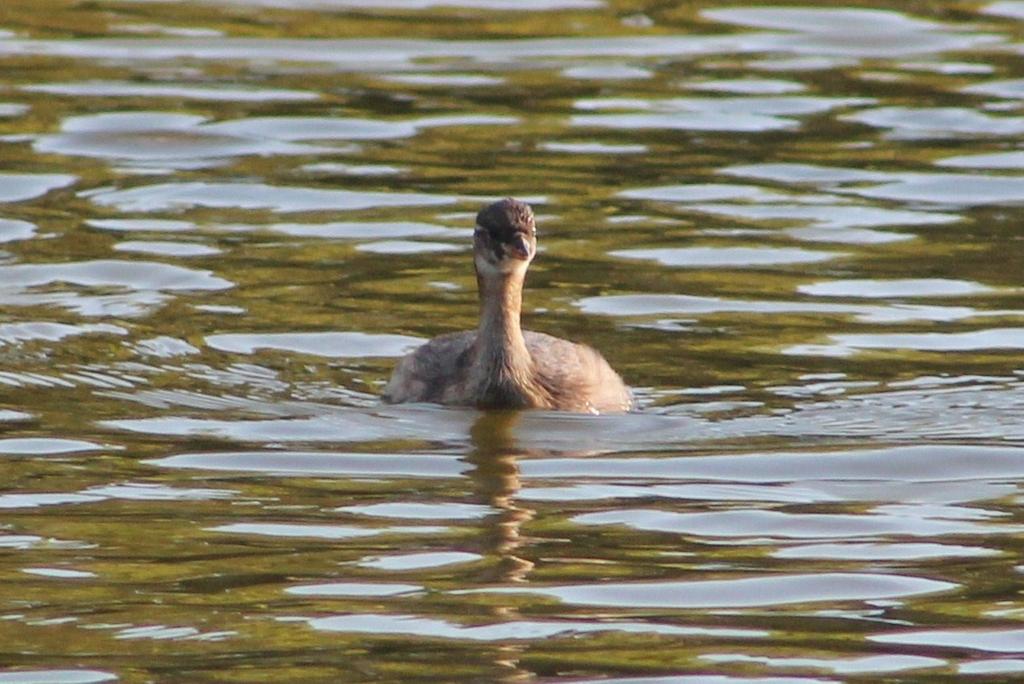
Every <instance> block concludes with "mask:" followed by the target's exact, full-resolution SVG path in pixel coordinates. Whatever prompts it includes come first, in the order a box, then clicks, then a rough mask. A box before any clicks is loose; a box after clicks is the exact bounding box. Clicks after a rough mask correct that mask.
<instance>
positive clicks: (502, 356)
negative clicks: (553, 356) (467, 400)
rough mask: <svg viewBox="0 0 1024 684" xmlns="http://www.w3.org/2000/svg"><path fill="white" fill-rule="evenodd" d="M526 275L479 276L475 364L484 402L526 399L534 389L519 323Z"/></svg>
mask: <svg viewBox="0 0 1024 684" xmlns="http://www.w3.org/2000/svg"><path fill="white" fill-rule="evenodd" d="M523 279H524V276H523V274H521V273H511V274H500V275H497V274H489V275H488V276H480V275H478V276H477V286H478V287H479V290H480V327H479V329H478V330H477V340H476V350H475V351H476V359H475V361H476V363H475V364H474V365H475V366H476V370H477V378H478V381H479V386H480V390H481V392H482V393H483V394H484V395H485V397H486V398H485V403H487V402H490V403H494V404H512V405H514V404H516V403H520V402H521V403H526V402H527V400H526V398H525V395H526V394H529V393H531V392H532V391H533V387H532V385H533V380H532V360H531V359H530V352H529V350H528V349H527V347H526V339H525V338H524V337H523V330H522V328H521V327H520V323H519V316H520V313H521V312H522V308H523ZM520 395H522V398H521V399H517V397H520Z"/></svg>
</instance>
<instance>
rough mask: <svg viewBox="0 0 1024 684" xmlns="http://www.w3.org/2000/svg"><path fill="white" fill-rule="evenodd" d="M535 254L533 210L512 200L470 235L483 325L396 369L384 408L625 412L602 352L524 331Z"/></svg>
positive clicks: (625, 396)
mask: <svg viewBox="0 0 1024 684" xmlns="http://www.w3.org/2000/svg"><path fill="white" fill-rule="evenodd" d="M536 253H537V229H536V225H535V223H534V219H533V210H532V209H530V206H529V205H528V204H526V203H525V202H521V201H519V200H516V199H512V198H508V199H503V200H501V201H499V202H495V203H494V204H491V205H490V206H487V207H484V208H483V209H482V210H481V211H480V213H479V214H477V217H476V230H475V231H474V232H473V264H474V266H475V268H476V282H477V289H478V290H479V294H480V325H479V327H478V328H477V329H476V330H469V331H466V332H459V333H450V334H447V335H441V336H439V337H435V338H434V339H432V340H430V341H429V342H427V343H426V344H424V345H423V346H421V347H419V348H417V349H415V350H414V351H412V352H410V353H409V354H408V355H406V356H405V358H403V359H402V360H401V361H399V363H398V366H397V367H396V368H395V372H394V373H393V374H392V376H391V380H390V381H389V382H388V384H387V387H385V389H384V400H385V401H387V402H389V403H392V404H399V403H404V402H431V403H437V404H448V405H451V406H475V407H477V408H494V409H520V408H522V409H525V408H537V409H553V410H557V411H576V412H580V413H606V412H617V411H628V410H630V409H631V408H632V407H633V398H632V395H631V394H630V391H629V389H628V388H627V387H626V385H625V384H623V382H622V378H620V377H619V376H618V374H617V373H616V372H615V371H614V370H612V367H611V366H609V365H608V362H607V361H605V360H604V357H603V356H601V354H599V353H598V352H596V351H594V350H593V349H591V348H590V347H588V346H586V345H582V344H575V343H573V342H569V341H567V340H562V339H559V338H557V337H552V336H551V335H545V334H544V333H538V332H531V331H529V330H527V331H524V330H523V329H522V328H520V326H519V314H520V311H521V310H522V304H523V280H524V279H525V278H526V269H527V267H529V265H530V262H531V261H532V260H533V257H534V255H536Z"/></svg>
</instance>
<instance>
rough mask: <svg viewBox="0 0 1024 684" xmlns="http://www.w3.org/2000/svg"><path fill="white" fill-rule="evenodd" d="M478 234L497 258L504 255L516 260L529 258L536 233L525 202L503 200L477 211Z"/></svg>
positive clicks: (530, 213) (507, 198)
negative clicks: (486, 241)
mask: <svg viewBox="0 0 1024 684" xmlns="http://www.w3.org/2000/svg"><path fill="white" fill-rule="evenodd" d="M476 225H477V232H478V234H479V233H480V232H481V231H482V232H483V233H485V234H486V238H487V239H488V242H489V243H490V244H491V245H492V248H493V249H494V251H495V254H496V256H497V257H499V258H502V257H504V255H505V252H506V251H508V252H511V255H512V256H514V257H516V258H518V259H529V258H530V257H532V256H533V248H532V246H531V245H532V243H533V238H534V235H535V234H536V232H537V227H536V224H535V223H534V219H533V209H531V208H530V205H529V204H527V203H526V202H521V201H520V200H517V199H513V198H511V197H506V198H505V199H503V200H499V201H497V202H495V203H494V204H490V205H488V206H486V207H484V208H483V209H481V210H480V213H478V214H477V215H476Z"/></svg>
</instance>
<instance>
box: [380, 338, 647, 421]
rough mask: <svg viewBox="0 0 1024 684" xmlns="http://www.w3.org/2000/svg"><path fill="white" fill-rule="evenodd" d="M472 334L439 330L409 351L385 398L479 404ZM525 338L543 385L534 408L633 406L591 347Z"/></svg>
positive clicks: (611, 408) (594, 409)
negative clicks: (475, 380) (443, 332)
mask: <svg viewBox="0 0 1024 684" xmlns="http://www.w3.org/2000/svg"><path fill="white" fill-rule="evenodd" d="M476 336H477V332H476V331H475V330H470V331H466V332H460V333H451V334H448V335H441V336H439V337H435V338H434V339H432V340H430V341H429V342H427V343H426V344H424V345H423V346H421V347H419V348H417V349H416V350H414V351H413V352H411V353H410V354H408V355H407V356H406V357H405V358H403V359H402V360H401V362H399V364H398V366H397V367H396V368H395V372H394V374H393V375H392V376H391V381H390V382H389V383H388V385H387V387H386V388H385V390H384V398H385V400H386V401H389V402H392V403H403V402H433V403H441V404H451V405H458V406H478V405H480V403H481V397H478V396H476V395H475V391H476V390H475V388H474V384H473V383H472V382H471V379H472V374H473V361H474V356H473V345H474V342H475V341H476ZM523 339H524V340H525V342H526V348H527V350H528V351H529V353H530V360H531V374H532V377H531V380H532V381H533V382H534V383H536V385H537V386H539V387H540V388H542V389H543V390H544V392H543V397H538V399H537V402H536V405H535V406H533V408H546V409H554V410H560V411H577V412H584V413H595V412H597V413H605V412H620V411H628V410H630V409H631V408H632V407H633V398H632V395H631V393H630V391H629V388H627V387H626V385H625V383H623V382H622V378H620V377H619V375H618V373H616V372H615V371H614V370H613V369H612V367H611V366H610V365H609V364H608V362H607V361H605V359H604V357H603V356H601V354H599V353H598V352H597V351H595V350H594V349H592V348H590V347H588V346H586V345H583V344H576V343H574V342H569V341H568V340H563V339H560V338H557V337H554V336H552V335H547V334H544V333H538V332H532V331H529V330H526V331H523Z"/></svg>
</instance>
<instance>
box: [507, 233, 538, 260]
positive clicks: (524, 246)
mask: <svg viewBox="0 0 1024 684" xmlns="http://www.w3.org/2000/svg"><path fill="white" fill-rule="evenodd" d="M508 249H509V251H510V252H511V253H512V256H514V257H515V258H517V259H522V260H524V261H525V260H526V259H529V258H530V257H531V256H533V248H532V247H531V246H530V240H529V238H527V237H526V235H523V234H522V233H516V235H515V236H514V237H513V238H512V241H511V242H509V243H508Z"/></svg>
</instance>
